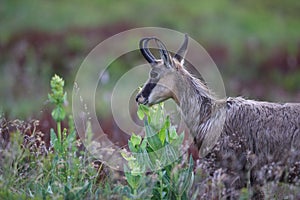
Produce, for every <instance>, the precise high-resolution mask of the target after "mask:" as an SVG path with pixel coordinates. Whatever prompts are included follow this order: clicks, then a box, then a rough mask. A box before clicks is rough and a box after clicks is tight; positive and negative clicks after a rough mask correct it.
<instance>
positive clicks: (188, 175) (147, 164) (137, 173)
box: [122, 104, 194, 199]
mask: <svg viewBox="0 0 300 200" xmlns="http://www.w3.org/2000/svg"><path fill="white" fill-rule="evenodd" d="M138 116H139V118H140V119H144V118H145V119H144V126H145V135H146V137H145V138H143V139H142V137H141V136H139V135H135V134H132V136H131V138H130V140H129V141H128V146H129V149H130V152H123V154H122V155H123V157H124V158H125V159H126V160H127V162H128V165H127V166H125V167H124V169H125V176H126V180H127V183H128V184H129V186H130V191H128V190H127V193H126V192H125V193H124V194H126V195H127V197H130V198H135V199H141V198H145V196H142V194H147V195H148V196H146V197H148V198H150V197H151V199H188V192H189V189H190V187H191V185H192V184H193V179H194V174H193V160H192V158H190V159H186V158H184V157H183V156H182V155H181V151H180V149H181V145H182V142H183V138H184V134H183V133H182V134H180V135H178V134H177V132H176V129H175V127H174V126H172V125H171V123H170V118H169V116H166V115H165V113H164V108H163V104H160V105H156V106H152V107H151V108H149V107H147V106H144V105H140V106H139V109H138ZM148 172H151V173H152V176H151V177H152V179H151V180H149V179H146V177H148V178H149V175H147V173H148ZM145 181H148V184H146V185H148V187H147V188H148V190H149V186H151V185H152V187H150V188H151V194H150V195H149V193H147V192H145V191H144V190H145V188H143V187H141V186H142V185H145V183H144V182H145ZM151 182H152V183H153V184H151ZM147 188H146V189H147Z"/></svg>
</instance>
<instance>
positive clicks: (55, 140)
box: [50, 128, 61, 152]
mask: <svg viewBox="0 0 300 200" xmlns="http://www.w3.org/2000/svg"><path fill="white" fill-rule="evenodd" d="M50 141H51V143H52V145H53V148H54V150H55V151H58V152H60V151H61V144H60V143H59V141H58V138H57V135H56V134H55V132H54V130H53V128H51V129H50Z"/></svg>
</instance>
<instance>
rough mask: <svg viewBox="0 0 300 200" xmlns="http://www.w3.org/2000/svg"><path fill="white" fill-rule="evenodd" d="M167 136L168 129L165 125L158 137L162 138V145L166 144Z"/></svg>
mask: <svg viewBox="0 0 300 200" xmlns="http://www.w3.org/2000/svg"><path fill="white" fill-rule="evenodd" d="M166 136H167V129H166V128H165V127H163V128H162V129H160V131H159V132H158V138H159V139H160V141H161V143H162V145H164V143H165V141H166Z"/></svg>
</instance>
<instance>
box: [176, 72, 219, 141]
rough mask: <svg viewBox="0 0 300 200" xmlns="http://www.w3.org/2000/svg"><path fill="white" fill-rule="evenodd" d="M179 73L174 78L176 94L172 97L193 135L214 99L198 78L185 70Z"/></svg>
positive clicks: (210, 111) (207, 113) (209, 111)
mask: <svg viewBox="0 0 300 200" xmlns="http://www.w3.org/2000/svg"><path fill="white" fill-rule="evenodd" d="M181 73H182V74H181V75H179V76H178V80H176V83H177V85H176V92H177V94H176V97H175V98H174V99H175V101H176V103H177V105H178V106H179V107H180V108H181V112H182V114H183V116H184V118H185V122H186V124H187V126H188V128H189V129H190V132H191V134H192V135H193V136H194V137H195V136H196V135H197V134H198V132H199V125H200V124H201V123H204V122H205V121H206V120H207V119H208V118H209V117H210V115H211V113H212V109H213V105H214V103H215V101H216V100H215V98H214V97H213V96H212V95H211V93H210V91H209V89H208V88H207V86H205V85H204V84H203V83H201V81H200V80H199V79H196V78H194V77H193V76H192V75H191V74H189V73H188V72H186V71H182V72H181Z"/></svg>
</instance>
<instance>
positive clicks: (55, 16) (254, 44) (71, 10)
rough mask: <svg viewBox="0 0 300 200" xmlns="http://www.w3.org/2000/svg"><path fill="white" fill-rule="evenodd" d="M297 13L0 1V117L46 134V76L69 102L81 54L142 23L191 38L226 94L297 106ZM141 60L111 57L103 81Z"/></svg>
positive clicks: (262, 7)
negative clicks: (61, 83) (58, 80)
mask: <svg viewBox="0 0 300 200" xmlns="http://www.w3.org/2000/svg"><path fill="white" fill-rule="evenodd" d="M299 11H300V1H298V0H285V1H281V0H264V1H261V0H244V1H237V0H210V1H182V2H177V3H175V2H174V1H172V0H166V1H164V3H162V2H161V1H156V0H152V1H140V0H132V1H130V2H129V1H128V2H126V1H108V0H90V1H85V2H83V1H80V0H73V1H67V0H60V1H56V0H55V1H38V0H32V1H17V0H2V1H1V2H0V113H1V116H5V117H6V118H8V119H16V118H18V119H24V120H28V119H31V118H36V119H39V120H40V121H41V126H42V127H44V129H45V130H49V127H50V126H51V123H53V122H52V120H51V116H50V112H49V111H48V104H49V103H48V101H47V94H48V92H49V89H50V87H49V82H50V78H51V77H52V76H53V75H54V74H58V75H60V76H62V77H63V78H64V79H65V82H66V88H67V91H68V94H69V95H68V101H69V105H70V104H71V93H72V87H73V81H74V79H75V75H76V72H77V70H78V68H79V66H80V64H81V62H82V61H83V59H84V58H85V56H86V55H87V54H88V53H89V52H90V51H91V50H92V49H93V48H94V47H95V46H96V45H97V44H99V43H100V42H101V41H103V40H105V39H106V38H108V37H110V36H112V35H114V34H117V33H119V32H121V31H124V30H127V29H131V28H137V27H143V26H157V27H165V28H170V29H174V30H177V31H180V32H183V33H188V34H189V35H190V36H191V37H192V38H194V39H195V40H197V41H198V42H199V43H200V44H201V45H203V47H204V48H205V49H206V50H207V51H208V53H209V54H210V56H211V57H212V58H213V60H214V61H215V62H216V64H217V66H218V68H219V70H220V72H221V74H222V76H223V80H224V84H225V88H226V92H227V96H238V95H239V96H244V97H246V98H253V99H259V100H268V101H279V102H284V101H294V102H296V101H298V102H299V100H300V12H299ZM141 59H142V57H141V56H140V55H139V54H132V55H131V54H130V55H126V56H124V58H122V59H118V60H117V61H116V62H114V63H113V65H114V67H112V68H111V70H110V71H109V74H108V75H107V77H108V79H111V80H114V79H115V80H117V79H118V77H119V76H120V74H122V73H124V72H125V71H126V70H128V69H130V68H131V67H132V65H133V62H132V60H141ZM113 83H114V81H111V84H113ZM107 87H108V88H109V87H110V86H109V85H108V86H107ZM108 90H109V89H108ZM101 105H102V104H101V102H98V103H97V109H98V110H99V113H101V114H100V115H101V116H100V118H102V119H103V120H104V121H105V122H104V124H105V125H104V126H105V128H104V129H107V131H112V130H114V131H115V132H118V130H117V128H116V126H114V124H113V121H112V119H111V116H110V114H109V111H107V107H105V106H101ZM69 107H70V106H69ZM45 132H47V131H45Z"/></svg>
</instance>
